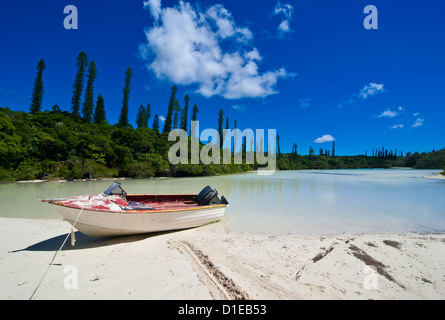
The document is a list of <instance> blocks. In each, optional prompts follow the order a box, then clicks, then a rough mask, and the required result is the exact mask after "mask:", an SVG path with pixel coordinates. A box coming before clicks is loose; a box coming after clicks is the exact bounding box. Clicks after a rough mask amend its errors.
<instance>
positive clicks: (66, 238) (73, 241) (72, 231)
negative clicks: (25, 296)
mask: <svg viewBox="0 0 445 320" xmlns="http://www.w3.org/2000/svg"><path fill="white" fill-rule="evenodd" d="M82 211H83V207H82V209H81V210H80V212H79V214H78V215H77V218H76V221H74V224H73V226H72V227H71V232H69V233H68V234H67V235H66V237H65V240H64V241H63V243H62V245H61V246H60V248H59V250H57V251H56V252H55V253H54V256H53V258H52V259H51V262H50V263H49V265H48V268H47V269H46V271H45V273H44V274H43V277H42V279H41V280H40V282H39V284H38V285H37V287H36V288H35V290H34V292H33V293H32V295H31V297H30V298H29V300H32V298H34V296H35V294H36V292H37V290H38V289H39V288H40V285H41V284H42V282H43V280H44V279H45V277H46V274H47V273H48V271H49V269H50V268H51V266H52V264H53V262H54V260H55V259H56V256H57V254H58V253H59V252H60V251H62V249H63V246H64V245H65V243H66V241H67V240H68V238H69V236H71V245H72V246H73V247H74V245H75V244H76V237H75V236H74V227H75V226H76V223H77V221H78V220H79V217H80V215H81V214H82Z"/></svg>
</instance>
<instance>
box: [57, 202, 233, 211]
mask: <svg viewBox="0 0 445 320" xmlns="http://www.w3.org/2000/svg"><path fill="white" fill-rule="evenodd" d="M49 204H52V205H56V206H61V207H66V208H71V209H77V210H84V211H98V212H105V213H121V214H129V213H131V214H147V213H152V214H155V213H165V212H181V211H191V210H201V209H211V208H219V207H227V204H215V205H210V206H196V207H193V208H180V209H162V210H123V209H122V210H120V211H116V210H106V209H94V208H82V207H77V206H76V207H74V206H70V205H65V204H63V203H62V202H61V201H50V202H49Z"/></svg>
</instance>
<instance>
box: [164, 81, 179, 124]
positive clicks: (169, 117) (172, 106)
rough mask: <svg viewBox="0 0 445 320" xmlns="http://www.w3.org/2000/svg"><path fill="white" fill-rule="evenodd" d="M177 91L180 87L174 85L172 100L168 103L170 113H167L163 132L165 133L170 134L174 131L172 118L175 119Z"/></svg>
mask: <svg viewBox="0 0 445 320" xmlns="http://www.w3.org/2000/svg"><path fill="white" fill-rule="evenodd" d="M177 90H178V87H176V86H175V85H173V87H172V93H171V94H170V99H169V101H168V111H167V117H166V118H165V123H164V129H163V130H162V132H163V133H168V132H170V131H171V129H172V118H173V111H174V109H175V100H176V91H177Z"/></svg>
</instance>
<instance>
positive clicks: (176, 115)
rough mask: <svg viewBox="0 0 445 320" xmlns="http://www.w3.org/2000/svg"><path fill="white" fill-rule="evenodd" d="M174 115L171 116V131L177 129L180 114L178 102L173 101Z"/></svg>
mask: <svg viewBox="0 0 445 320" xmlns="http://www.w3.org/2000/svg"><path fill="white" fill-rule="evenodd" d="M173 110H174V114H173V129H178V128H179V126H178V121H179V115H180V114H181V107H180V105H179V101H178V100H175V107H174V109H173Z"/></svg>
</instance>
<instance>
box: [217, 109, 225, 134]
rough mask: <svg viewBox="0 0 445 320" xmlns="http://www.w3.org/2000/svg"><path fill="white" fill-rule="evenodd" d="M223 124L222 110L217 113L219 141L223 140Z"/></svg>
mask: <svg viewBox="0 0 445 320" xmlns="http://www.w3.org/2000/svg"><path fill="white" fill-rule="evenodd" d="M223 123H224V111H223V110H222V109H220V110H219V112H218V133H219V139H221V140H220V141H222V139H223Z"/></svg>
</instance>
